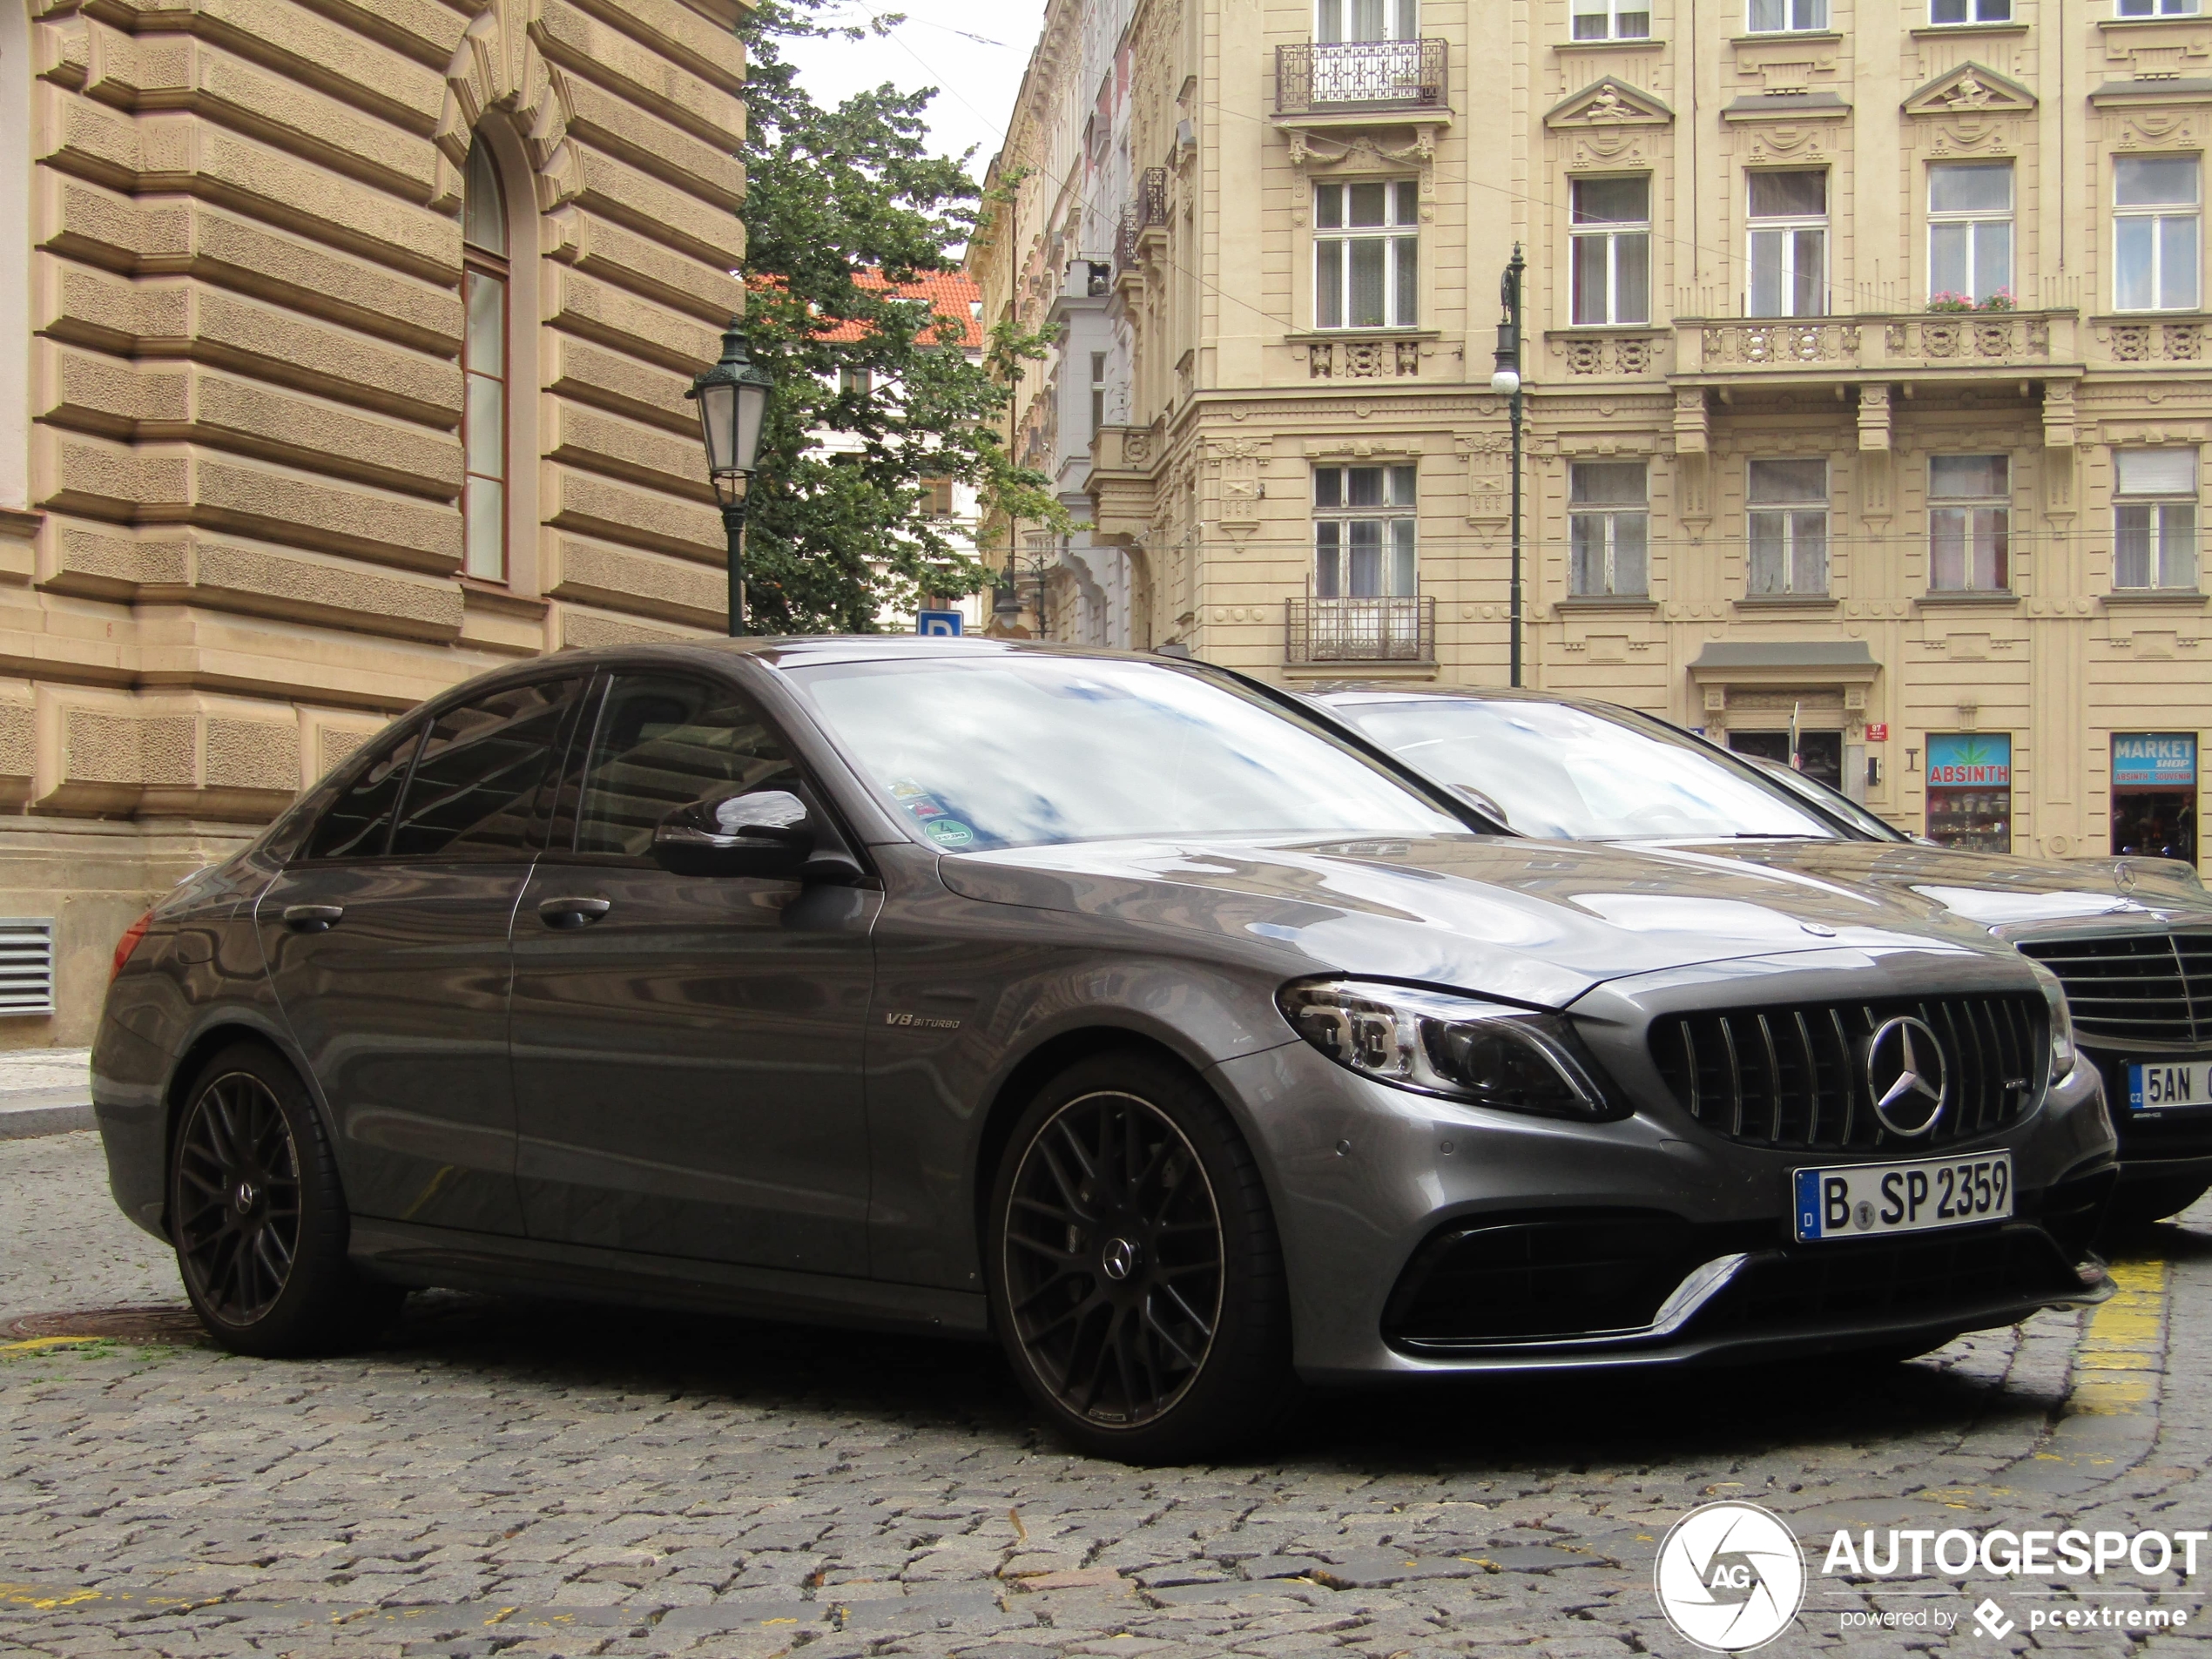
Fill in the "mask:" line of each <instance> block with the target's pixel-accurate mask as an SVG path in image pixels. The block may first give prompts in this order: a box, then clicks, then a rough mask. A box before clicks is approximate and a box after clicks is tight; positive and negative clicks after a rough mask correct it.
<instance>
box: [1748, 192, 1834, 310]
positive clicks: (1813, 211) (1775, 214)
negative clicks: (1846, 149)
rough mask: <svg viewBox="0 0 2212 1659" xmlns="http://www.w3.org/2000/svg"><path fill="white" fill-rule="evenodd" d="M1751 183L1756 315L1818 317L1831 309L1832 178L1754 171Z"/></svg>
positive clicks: (1752, 297) (1752, 307) (1752, 301)
mask: <svg viewBox="0 0 2212 1659" xmlns="http://www.w3.org/2000/svg"><path fill="white" fill-rule="evenodd" d="M1748 177H1749V179H1750V198H1751V200H1750V214H1751V247H1750V265H1751V293H1750V314H1751V315H1752V316H1755V317H1817V316H1820V315H1822V314H1824V313H1825V312H1826V311H1827V309H1828V175H1827V173H1826V172H1822V171H1820V170H1817V169H1813V170H1810V171H1805V172H1755V173H1751V174H1750V175H1748Z"/></svg>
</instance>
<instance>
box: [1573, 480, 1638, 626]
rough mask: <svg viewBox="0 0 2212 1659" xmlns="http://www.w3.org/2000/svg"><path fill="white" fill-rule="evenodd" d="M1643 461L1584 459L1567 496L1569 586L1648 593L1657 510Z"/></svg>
mask: <svg viewBox="0 0 2212 1659" xmlns="http://www.w3.org/2000/svg"><path fill="white" fill-rule="evenodd" d="M1646 488H1647V486H1646V481H1645V469H1644V464H1643V462H1641V461H1578V462H1575V463H1574V465H1573V467H1572V469H1570V471H1569V474H1568V488H1567V500H1568V515H1567V531H1568V570H1567V588H1568V592H1569V593H1572V594H1575V595H1577V596H1580V597H1598V596H1601V595H1602V596H1608V597H1633V598H1638V599H1640V598H1642V597H1643V596H1644V594H1645V593H1646V591H1647V590H1649V587H1650V576H1649V567H1650V553H1649V549H1650V542H1651V514H1650V510H1649V505H1648V503H1647V499H1646Z"/></svg>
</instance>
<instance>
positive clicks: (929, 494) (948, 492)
mask: <svg viewBox="0 0 2212 1659" xmlns="http://www.w3.org/2000/svg"><path fill="white" fill-rule="evenodd" d="M916 482H917V487H918V488H919V489H920V490H921V516H923V517H924V518H950V517H951V516H953V481H952V480H951V479H949V478H923V479H919V480H917V481H916Z"/></svg>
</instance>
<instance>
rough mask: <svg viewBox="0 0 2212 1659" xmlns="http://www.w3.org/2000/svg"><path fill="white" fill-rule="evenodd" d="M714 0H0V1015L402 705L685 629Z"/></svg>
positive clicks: (722, 150) (716, 115) (693, 598)
mask: <svg viewBox="0 0 2212 1659" xmlns="http://www.w3.org/2000/svg"><path fill="white" fill-rule="evenodd" d="M743 3H744V0H453V3H443V0H185V3H183V4H168V3H164V4H154V3H150V0H0V234H4V237H5V240H4V242H0V310H4V314H6V315H7V316H8V317H9V318H10V319H11V320H10V323H9V325H8V326H9V327H11V328H13V329H15V330H16V332H15V333H14V334H13V335H12V336H11V337H4V338H0V806H4V809H5V815H4V816H0V916H4V917H5V918H6V919H7V920H6V921H0V1045H9V1046H26V1045H35V1044H43V1043H49V1042H81V1041H84V1040H85V1038H86V1036H87V1035H88V1032H89V1029H90V1024H91V1019H92V1017H93V1015H94V1014H95V1012H96V1011H97V1008H98V998H99V995H100V992H101V991H102V989H103V988H104V987H105V979H106V974H107V967H108V961H107V959H108V955H109V953H110V951H111V948H112V947H113V945H114V942H115V941H116V938H117V936H118V934H120V933H121V931H122V929H123V927H124V926H125V923H126V922H128V921H129V920H130V919H131V917H132V915H134V914H136V913H137V912H138V909H140V908H141V907H143V906H144V905H145V903H146V902H147V900H148V899H149V897H150V896H151V895H152V894H158V892H160V891H161V890H163V889H164V888H165V887H168V886H169V885H170V884H171V883H172V882H173V881H174V880H177V879H179V877H181V876H183V875H185V874H186V873H190V872H191V871H192V869H194V868H196V867H199V865H201V864H204V863H206V862H207V861H209V860H212V859H214V858H217V857H219V856H221V855H223V854H224V853H227V852H228V851H229V850H230V849H232V848H233V846H237V845H239V843H240V842H241V841H242V840H244V839H246V837H248V836H250V835H251V834H252V833H253V830H254V828H255V827H256V826H258V825H260V824H261V823H263V822H266V819H268V818H269V817H270V816H271V815H272V814H273V813H275V812H277V811H278V810H280V808H281V807H282V806H284V805H285V804H286V803H287V802H288V801H289V800H290V799H292V797H293V794H294V793H295V792H297V791H298V790H299V789H300V788H301V787H302V786H304V785H307V784H308V783H311V782H313V781H314V779H316V778H318V777H319V776H320V774H321V773H323V772H325V771H327V769H328V768H329V767H330V766H331V765H334V764H335V763H336V762H337V761H338V760H339V759H341V758H342V757H343V756H344V755H346V754H347V752H350V751H351V750H352V749H353V747H354V745H357V744H359V743H360V742H361V740H362V739H363V738H365V737H367V736H368V734H369V733H371V732H374V731H375V730H376V729H377V727H378V726H380V725H381V724H382V723H383V722H384V721H385V720H386V719H388V718H389V717H390V716H391V715H392V714H394V713H395V712H396V711H400V710H402V709H405V708H407V707H408V706H409V705H412V704H414V703H415V702H417V701H418V700H420V699H421V698H424V697H426V696H428V695H430V694H431V693H433V692H435V691H438V690H440V689H441V688H442V687H444V686H446V685H450V684H452V683H454V682H455V681H457V680H460V679H462V678H466V677H468V676H469V675H471V674H474V673H477V672H479V671H482V670H484V669H487V668H490V667H492V666H495V665H496V664H499V663H502V662H504V661H508V660H511V659H512V658H516V657H518V656H527V655H529V654H532V653H536V652H541V651H553V650H558V649H560V648H562V647H563V646H570V645H591V644H606V643H610V642H615V641H624V640H632V639H640V638H646V637H661V636H678V635H684V634H687V633H693V632H718V631H720V629H721V627H722V624H723V621H724V616H723V607H724V598H723V590H724V583H723V575H722V570H721V568H720V567H721V564H722V561H723V557H724V553H723V536H722V530H721V527H720V523H719V520H718V516H717V514H716V512H715V509H714V508H713V505H712V497H711V492H710V491H709V490H708V489H707V488H706V485H705V480H704V475H703V473H704V467H703V462H702V458H701V455H700V452H699V443H698V436H697V427H696V422H695V420H694V418H693V415H692V413H691V406H690V405H689V404H688V403H687V402H686V401H685V397H684V394H685V389H686V388H687V386H688V384H689V381H690V379H691V375H692V374H695V373H696V372H697V371H698V369H699V368H702V367H704V366H705V365H706V364H708V363H711V362H712V361H714V359H715V357H716V355H717V354H718V339H717V336H718V325H720V324H721V323H722V321H723V320H725V319H726V318H727V317H729V316H730V315H731V314H732V312H733V311H736V310H738V309H739V308H740V307H741V306H742V303H743V295H742V292H741V288H740V285H739V284H738V281H737V280H735V279H734V278H733V277H732V269H733V267H734V266H736V265H737V264H738V260H739V258H740V256H741V255H742V253H743V247H744V243H743V233H742V230H741V227H740V224H739V221H738V208H739V206H740V204H741V202H742V199H743V194H744V186H745V180H744V174H743V172H742V169H741V166H740V165H739V163H738V161H737V160H736V158H735V152H736V151H737V148H738V144H739V141H740V138H741V135H742V131H743V122H744V109H743V105H742V103H741V100H740V98H739V92H740V91H741V88H742V84H743V79H744V72H745V71H744V55H743V51H742V49H741V47H740V45H739V44H738V40H737V38H736V37H735V34H734V32H733V30H734V26H735V24H736V22H737V19H738V7H739V6H741V5H742V4H743ZM25 347H27V349H25ZM41 923H43V924H45V925H46V926H47V927H48V929H49V931H50V933H51V948H52V1003H53V1007H54V1008H55V1009H56V1010H57V1011H56V1012H54V1013H51V1014H41V1013H38V1012H37V1011H35V1010H36V1008H37V1006H38V1002H37V991H38V987H37V976H36V972H35V961H34V958H35V957H36V954H37V924H41Z"/></svg>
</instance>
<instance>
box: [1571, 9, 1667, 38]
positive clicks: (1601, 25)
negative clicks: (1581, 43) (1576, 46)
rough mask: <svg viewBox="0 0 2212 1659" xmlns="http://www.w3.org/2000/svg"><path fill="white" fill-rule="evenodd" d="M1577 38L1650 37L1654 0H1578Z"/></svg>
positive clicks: (1576, 15)
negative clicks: (1652, 3)
mask: <svg viewBox="0 0 2212 1659" xmlns="http://www.w3.org/2000/svg"><path fill="white" fill-rule="evenodd" d="M1574 27H1575V39H1577V40H1649V38H1650V37H1651V0H1575V23H1574Z"/></svg>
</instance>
